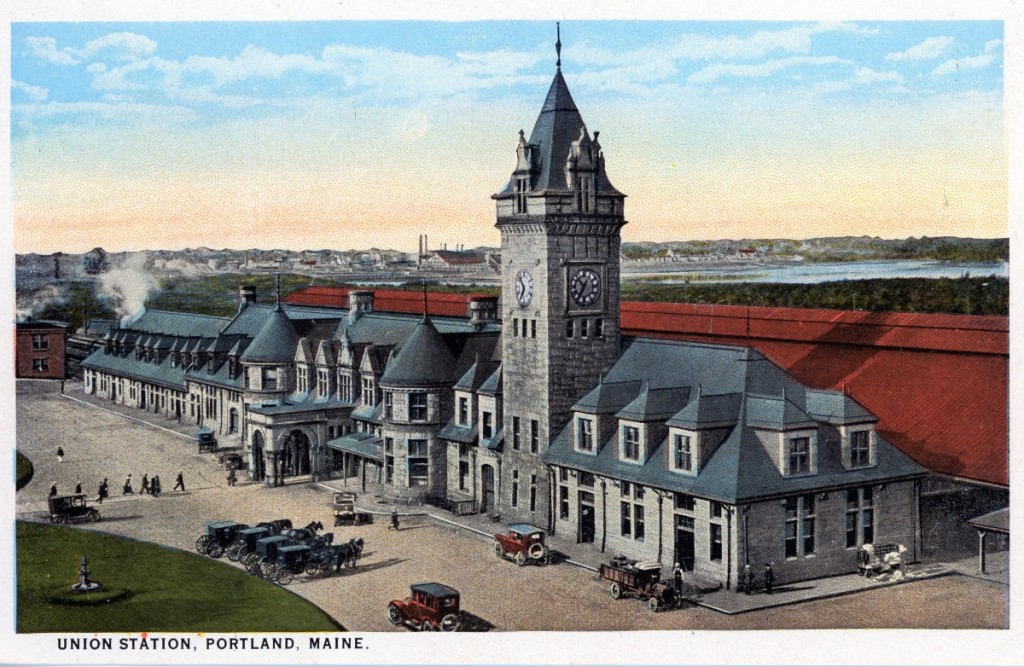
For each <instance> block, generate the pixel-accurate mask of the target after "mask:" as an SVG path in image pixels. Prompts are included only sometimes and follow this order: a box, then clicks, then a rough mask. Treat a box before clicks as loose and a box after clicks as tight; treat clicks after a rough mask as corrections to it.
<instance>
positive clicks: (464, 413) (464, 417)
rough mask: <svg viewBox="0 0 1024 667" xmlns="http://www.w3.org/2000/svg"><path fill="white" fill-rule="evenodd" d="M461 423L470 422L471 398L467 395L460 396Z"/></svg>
mask: <svg viewBox="0 0 1024 667" xmlns="http://www.w3.org/2000/svg"><path fill="white" fill-rule="evenodd" d="M459 423H460V424H462V425H463V426H465V425H466V424H468V423H469V399H468V398H466V397H465V396H462V397H460V398H459Z"/></svg>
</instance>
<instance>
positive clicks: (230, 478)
mask: <svg viewBox="0 0 1024 667" xmlns="http://www.w3.org/2000/svg"><path fill="white" fill-rule="evenodd" d="M236 481H238V478H237V477H236V476H235V469H234V468H228V486H234V485H235V482H236Z"/></svg>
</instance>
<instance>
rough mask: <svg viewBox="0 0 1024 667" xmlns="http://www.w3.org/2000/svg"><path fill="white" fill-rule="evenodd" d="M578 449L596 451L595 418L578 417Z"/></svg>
mask: <svg viewBox="0 0 1024 667" xmlns="http://www.w3.org/2000/svg"><path fill="white" fill-rule="evenodd" d="M576 449H578V450H580V451H582V452H592V451H594V420H593V419H588V418H586V417H577V418H576Z"/></svg>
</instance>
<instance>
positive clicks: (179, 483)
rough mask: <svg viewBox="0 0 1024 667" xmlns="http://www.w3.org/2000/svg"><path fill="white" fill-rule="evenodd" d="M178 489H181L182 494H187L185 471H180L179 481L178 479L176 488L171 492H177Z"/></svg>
mask: <svg viewBox="0 0 1024 667" xmlns="http://www.w3.org/2000/svg"><path fill="white" fill-rule="evenodd" d="M178 487H181V492H182V493H185V477H184V471H182V470H179V471H178V479H177V481H175V482H174V488H173V489H171V490H172V491H177V490H178Z"/></svg>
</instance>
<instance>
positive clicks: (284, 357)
mask: <svg viewBox="0 0 1024 667" xmlns="http://www.w3.org/2000/svg"><path fill="white" fill-rule="evenodd" d="M248 310H249V309H248V308H246V309H245V310H244V311H242V312H243V313H245V312H246V311H248ZM298 343H299V336H298V335H297V334H296V333H295V329H294V327H292V323H291V321H289V320H288V316H287V315H285V314H284V311H282V310H274V311H272V312H271V314H270V315H269V316H268V317H267V319H266V321H265V322H264V323H263V326H262V327H261V328H260V332H259V333H258V334H257V335H256V338H254V339H253V341H252V343H251V344H250V345H249V347H248V348H246V350H245V352H244V353H243V354H242V360H243V361H249V362H253V361H254V362H257V363H261V362H262V363H280V364H287V363H290V362H291V361H292V359H293V357H294V354H295V347H296V346H297V345H298Z"/></svg>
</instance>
